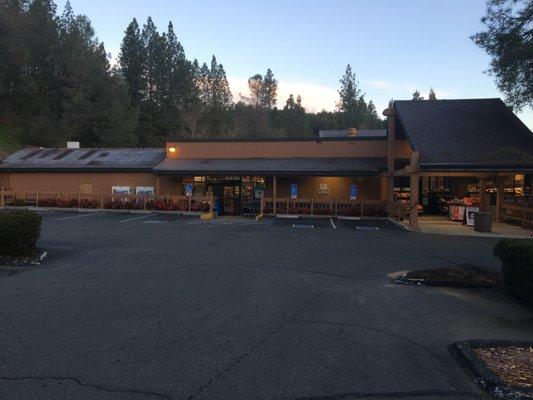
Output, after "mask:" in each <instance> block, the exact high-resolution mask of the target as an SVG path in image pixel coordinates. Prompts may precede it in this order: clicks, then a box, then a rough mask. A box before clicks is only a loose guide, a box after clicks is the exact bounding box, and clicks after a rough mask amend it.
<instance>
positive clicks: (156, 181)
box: [155, 175, 159, 200]
mask: <svg viewBox="0 0 533 400" xmlns="http://www.w3.org/2000/svg"><path fill="white" fill-rule="evenodd" d="M155 199H156V200H157V199H159V175H156V176H155Z"/></svg>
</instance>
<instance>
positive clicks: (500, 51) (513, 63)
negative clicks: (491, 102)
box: [472, 0, 533, 110]
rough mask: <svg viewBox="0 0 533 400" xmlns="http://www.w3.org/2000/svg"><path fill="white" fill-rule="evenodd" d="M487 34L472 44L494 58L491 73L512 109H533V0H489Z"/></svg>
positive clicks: (485, 22) (482, 34) (483, 34)
mask: <svg viewBox="0 0 533 400" xmlns="http://www.w3.org/2000/svg"><path fill="white" fill-rule="evenodd" d="M481 22H482V23H483V24H485V26H486V30H485V31H483V32H478V33H476V34H475V35H473V36H472V40H473V41H474V42H475V43H476V44H477V45H478V46H480V47H481V48H483V49H484V50H485V51H486V52H487V53H488V54H489V55H490V56H491V57H492V61H491V65H490V69H489V73H491V74H492V75H493V76H494V77H495V78H496V84H497V86H498V88H499V89H500V90H501V91H502V92H503V93H504V94H505V95H506V100H507V103H508V104H509V105H511V106H512V107H514V108H516V109H517V110H521V109H522V108H523V107H524V106H529V107H531V106H532V105H533V0H488V1H487V11H486V15H485V16H484V17H483V18H482V19H481Z"/></svg>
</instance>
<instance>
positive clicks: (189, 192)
mask: <svg viewBox="0 0 533 400" xmlns="http://www.w3.org/2000/svg"><path fill="white" fill-rule="evenodd" d="M185 195H186V196H192V183H187V184H186V185H185Z"/></svg>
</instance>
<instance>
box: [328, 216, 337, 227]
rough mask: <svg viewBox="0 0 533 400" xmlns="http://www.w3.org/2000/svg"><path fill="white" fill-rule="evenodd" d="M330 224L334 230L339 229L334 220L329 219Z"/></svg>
mask: <svg viewBox="0 0 533 400" xmlns="http://www.w3.org/2000/svg"><path fill="white" fill-rule="evenodd" d="M329 222H331V226H332V227H333V229H337V226H336V225H335V222H333V219H332V218H330V219H329Z"/></svg>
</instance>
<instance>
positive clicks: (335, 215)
mask: <svg viewBox="0 0 533 400" xmlns="http://www.w3.org/2000/svg"><path fill="white" fill-rule="evenodd" d="M335 216H337V199H335Z"/></svg>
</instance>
